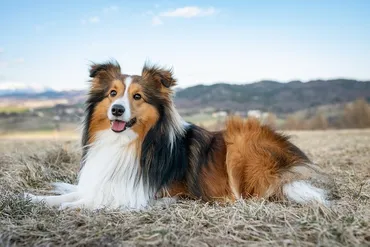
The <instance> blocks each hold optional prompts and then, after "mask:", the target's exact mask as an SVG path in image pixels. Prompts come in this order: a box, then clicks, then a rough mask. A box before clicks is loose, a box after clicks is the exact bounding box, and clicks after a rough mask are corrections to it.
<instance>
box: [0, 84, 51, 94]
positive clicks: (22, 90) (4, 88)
mask: <svg viewBox="0 0 370 247" xmlns="http://www.w3.org/2000/svg"><path fill="white" fill-rule="evenodd" d="M45 92H55V90H54V89H52V88H48V87H45V86H42V85H38V84H24V83H14V82H5V83H0V95H1V96H9V95H32V94H39V93H45Z"/></svg>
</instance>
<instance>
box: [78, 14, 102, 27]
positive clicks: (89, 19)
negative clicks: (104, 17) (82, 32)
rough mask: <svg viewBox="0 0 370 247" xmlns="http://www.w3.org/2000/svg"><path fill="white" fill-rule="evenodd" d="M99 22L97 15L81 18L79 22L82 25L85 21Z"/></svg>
mask: <svg viewBox="0 0 370 247" xmlns="http://www.w3.org/2000/svg"><path fill="white" fill-rule="evenodd" d="M99 22H100V18H99V16H93V17H90V18H88V19H82V20H81V24H83V25H85V24H87V23H92V24H96V23H99Z"/></svg>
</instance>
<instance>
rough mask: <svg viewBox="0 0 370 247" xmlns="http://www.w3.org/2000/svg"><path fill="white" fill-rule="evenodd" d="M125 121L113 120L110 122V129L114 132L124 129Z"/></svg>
mask: <svg viewBox="0 0 370 247" xmlns="http://www.w3.org/2000/svg"><path fill="white" fill-rule="evenodd" d="M125 126H126V122H123V121H113V123H112V130H114V131H116V132H121V131H123V130H124V129H125Z"/></svg>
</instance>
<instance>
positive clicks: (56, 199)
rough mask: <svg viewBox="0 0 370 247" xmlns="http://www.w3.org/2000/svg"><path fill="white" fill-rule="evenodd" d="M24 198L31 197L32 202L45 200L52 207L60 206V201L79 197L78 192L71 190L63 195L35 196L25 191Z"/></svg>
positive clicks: (68, 200) (63, 201) (64, 201)
mask: <svg viewBox="0 0 370 247" xmlns="http://www.w3.org/2000/svg"><path fill="white" fill-rule="evenodd" d="M24 196H25V198H26V199H31V201H32V202H34V203H36V202H45V203H46V204H47V205H49V206H51V207H54V206H60V205H61V204H62V203H66V202H72V201H75V200H77V199H78V198H79V193H78V192H72V193H69V194H65V195H58V196H36V195H32V194H28V193H25V195H24Z"/></svg>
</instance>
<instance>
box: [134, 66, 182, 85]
mask: <svg viewBox="0 0 370 247" xmlns="http://www.w3.org/2000/svg"><path fill="white" fill-rule="evenodd" d="M141 75H142V77H143V78H144V79H145V80H146V81H148V82H153V83H155V84H156V85H157V86H161V87H162V86H163V87H165V88H171V87H173V86H176V82H177V81H176V79H175V78H174V77H173V73H172V69H165V68H161V67H159V66H156V65H148V64H145V65H144V68H143V71H142V73H141Z"/></svg>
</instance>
